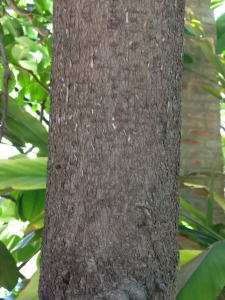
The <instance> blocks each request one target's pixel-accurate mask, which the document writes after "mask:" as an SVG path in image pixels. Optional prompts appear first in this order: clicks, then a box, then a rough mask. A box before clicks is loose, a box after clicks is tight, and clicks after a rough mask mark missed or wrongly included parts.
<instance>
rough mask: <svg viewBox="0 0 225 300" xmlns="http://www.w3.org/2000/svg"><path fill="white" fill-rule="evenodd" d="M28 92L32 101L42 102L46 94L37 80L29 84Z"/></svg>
mask: <svg viewBox="0 0 225 300" xmlns="http://www.w3.org/2000/svg"><path fill="white" fill-rule="evenodd" d="M29 92H30V100H31V101H33V102H36V101H37V102H43V101H44V100H45V99H46V97H47V96H48V94H47V92H46V91H45V90H44V89H43V88H42V87H41V86H40V85H39V84H38V83H37V82H34V83H33V84H32V85H31V86H30V88H29Z"/></svg>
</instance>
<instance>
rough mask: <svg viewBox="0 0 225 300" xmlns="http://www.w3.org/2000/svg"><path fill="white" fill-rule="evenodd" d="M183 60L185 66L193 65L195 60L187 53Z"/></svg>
mask: <svg viewBox="0 0 225 300" xmlns="http://www.w3.org/2000/svg"><path fill="white" fill-rule="evenodd" d="M183 60H184V63H185V64H192V63H193V58H192V57H191V56H190V55H188V54H186V53H184V59H183Z"/></svg>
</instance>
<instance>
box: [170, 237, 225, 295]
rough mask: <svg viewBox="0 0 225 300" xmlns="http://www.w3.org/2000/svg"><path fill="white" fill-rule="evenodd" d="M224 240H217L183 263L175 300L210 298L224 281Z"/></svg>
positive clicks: (216, 292)
mask: <svg viewBox="0 0 225 300" xmlns="http://www.w3.org/2000/svg"><path fill="white" fill-rule="evenodd" d="M224 253H225V241H221V242H217V243H214V244H213V245H211V246H210V247H209V248H208V249H207V250H205V251H203V252H202V253H201V254H199V255H198V256H197V257H195V258H194V259H192V260H191V261H189V262H188V263H187V264H185V265H183V266H182V267H181V269H180V271H179V273H178V292H177V298H176V300H190V299H193V295H194V299H195V300H202V299H204V300H212V299H215V297H216V296H217V295H218V294H219V293H220V291H221V290H222V288H223V286H224V283H225V271H224V270H225V257H224Z"/></svg>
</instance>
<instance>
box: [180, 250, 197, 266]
mask: <svg viewBox="0 0 225 300" xmlns="http://www.w3.org/2000/svg"><path fill="white" fill-rule="evenodd" d="M201 252H202V250H180V267H182V266H183V265H184V264H186V263H187V262H189V261H190V260H192V259H193V258H195V257H196V256H197V255H199V254H200V253H201Z"/></svg>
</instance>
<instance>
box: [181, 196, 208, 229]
mask: <svg viewBox="0 0 225 300" xmlns="http://www.w3.org/2000/svg"><path fill="white" fill-rule="evenodd" d="M180 204H181V205H182V206H183V208H185V209H186V210H187V211H188V212H189V213H191V214H192V215H193V216H195V217H196V218H198V219H199V220H200V221H201V222H202V223H203V224H204V225H205V224H206V217H205V216H204V215H203V214H202V213H200V212H199V211H198V210H197V209H195V208H194V207H193V206H192V205H190V204H189V203H187V202H186V201H185V200H184V199H183V198H182V197H180Z"/></svg>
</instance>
